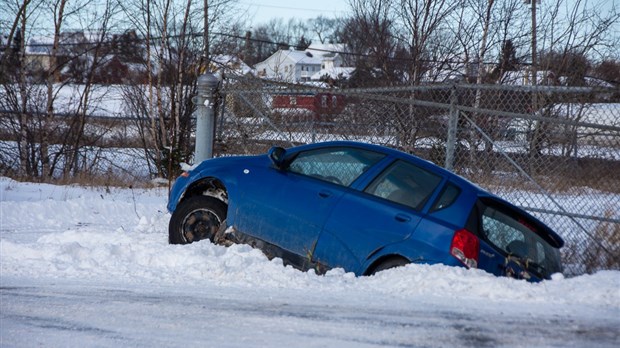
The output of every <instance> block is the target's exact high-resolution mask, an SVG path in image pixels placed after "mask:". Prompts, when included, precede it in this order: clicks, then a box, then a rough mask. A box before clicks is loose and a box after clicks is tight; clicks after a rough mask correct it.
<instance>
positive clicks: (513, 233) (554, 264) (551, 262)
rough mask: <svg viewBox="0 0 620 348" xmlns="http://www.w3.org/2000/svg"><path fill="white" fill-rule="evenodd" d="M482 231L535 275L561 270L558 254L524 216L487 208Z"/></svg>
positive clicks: (489, 240)
mask: <svg viewBox="0 0 620 348" xmlns="http://www.w3.org/2000/svg"><path fill="white" fill-rule="evenodd" d="M481 232H482V234H483V237H484V239H486V240H487V241H488V242H490V243H491V244H492V245H493V246H494V247H496V248H498V249H500V250H501V251H502V252H503V253H504V254H506V255H507V256H509V257H515V258H517V259H518V260H520V261H521V262H522V263H523V264H525V265H526V267H527V266H529V268H530V269H533V270H534V271H535V272H536V273H539V274H542V275H546V276H548V275H550V274H552V273H556V272H560V271H561V265H560V257H559V251H558V250H557V249H556V248H553V247H552V246H551V245H549V243H548V242H546V241H545V240H544V239H543V238H541V237H540V236H539V235H538V234H537V233H536V231H535V227H533V224H530V223H528V222H527V221H526V219H525V218H524V217H518V216H513V214H508V213H506V212H504V211H502V210H500V209H497V208H494V207H490V206H487V207H485V208H484V212H483V214H482V231H481Z"/></svg>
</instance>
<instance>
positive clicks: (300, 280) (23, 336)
mask: <svg viewBox="0 0 620 348" xmlns="http://www.w3.org/2000/svg"><path fill="white" fill-rule="evenodd" d="M166 194H167V191H166V190H165V189H152V190H130V189H109V190H106V189H105V188H83V187H78V186H68V187H66V186H53V185H42V184H27V183H17V182H15V181H12V180H9V179H6V178H0V198H1V200H0V201H1V202H0V208H1V209H0V230H1V235H0V272H1V273H0V275H1V278H0V346H2V347H32V346H41V347H61V346H62V347H84V346H98V347H118V346H127V347H153V346H160V347H164V346H165V347H174V346H178V347H248V346H250V347H251V346H255V347H273V346H281V347H452V346H465V347H467V346H469V347H485V346H488V347H501V346H506V347H515V346H516V347H520V346H521V347H531V346H536V347H618V346H620V272H617V271H605V272H599V273H597V274H594V275H584V276H580V277H575V278H563V277H561V276H557V277H555V279H554V280H551V281H545V282H542V283H540V284H529V283H526V282H524V281H516V280H513V279H507V278H495V277H493V276H490V275H488V274H486V273H485V272H482V271H479V270H465V269H462V268H450V267H444V266H425V265H410V266H407V267H404V268H400V269H394V270H389V271H386V272H382V273H380V274H378V275H377V276H374V277H361V278H355V277H354V276H353V275H352V274H349V273H344V272H343V271H342V270H334V271H331V272H329V273H328V274H327V275H325V276H317V275H315V274H313V273H303V272H299V271H297V270H294V269H292V268H290V267H283V266H282V263H281V261H280V260H277V259H276V260H273V261H269V260H267V259H266V258H265V257H264V256H263V255H262V253H260V252H259V251H257V250H254V249H252V248H250V247H248V246H232V247H230V248H224V247H221V246H216V245H213V244H211V243H208V242H200V243H195V244H192V245H187V246H178V245H174V246H171V245H168V244H167V223H168V219H169V214H168V213H167V212H166V211H165V203H166Z"/></svg>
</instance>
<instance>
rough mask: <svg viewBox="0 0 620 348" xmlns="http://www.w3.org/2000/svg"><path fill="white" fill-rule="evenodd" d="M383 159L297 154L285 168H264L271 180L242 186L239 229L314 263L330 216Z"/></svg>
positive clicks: (323, 151)
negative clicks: (355, 183) (350, 189)
mask: <svg viewBox="0 0 620 348" xmlns="http://www.w3.org/2000/svg"><path fill="white" fill-rule="evenodd" d="M382 157H383V155H382V154H378V153H374V152H370V151H366V150H361V149H356V148H346V147H330V148H320V149H314V150H309V151H304V152H301V153H298V154H294V156H293V158H292V159H290V160H289V163H288V165H287V166H286V167H285V168H284V169H276V168H274V167H269V168H266V169H265V170H266V171H267V175H261V177H264V178H266V179H265V180H263V181H262V182H254V183H251V184H248V185H244V194H243V199H242V202H241V203H240V206H239V211H238V212H237V224H238V226H237V228H238V229H239V230H240V231H241V232H244V233H247V234H249V235H251V236H254V237H256V238H258V239H261V240H263V241H266V242H268V243H270V244H273V245H275V246H277V247H279V248H282V249H284V250H287V251H289V252H292V253H294V254H297V255H298V256H301V257H303V258H307V259H308V260H310V259H311V253H312V250H313V249H314V245H315V243H316V240H317V238H318V235H319V233H320V231H321V230H322V228H323V225H324V224H325V221H326V219H327V217H328V216H329V214H330V213H331V212H332V210H333V208H334V206H335V205H336V203H337V202H338V200H339V199H340V198H341V197H342V196H343V195H344V192H345V191H346V190H347V187H348V186H349V185H350V184H351V183H352V182H353V181H354V180H355V179H356V178H357V177H359V176H360V175H361V174H362V173H363V172H364V171H366V170H367V169H368V168H369V167H370V166H372V165H373V164H374V163H376V162H377V161H379V160H380V159H381V158H382ZM250 175H251V174H249V175H248V176H250Z"/></svg>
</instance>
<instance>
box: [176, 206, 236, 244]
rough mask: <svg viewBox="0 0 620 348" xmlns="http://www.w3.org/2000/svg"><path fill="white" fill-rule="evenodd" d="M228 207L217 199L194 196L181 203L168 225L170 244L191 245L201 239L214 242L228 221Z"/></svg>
mask: <svg viewBox="0 0 620 348" xmlns="http://www.w3.org/2000/svg"><path fill="white" fill-rule="evenodd" d="M227 210H228V208H227V206H226V204H225V203H224V202H222V201H220V200H219V199H217V198H213V197H209V196H202V195H201V196H193V197H189V198H187V199H186V200H184V201H182V202H181V203H179V205H178V206H177V208H176V210H175V211H174V213H172V217H171V218H170V224H169V225H168V243H170V244H189V243H193V242H197V241H199V240H201V239H209V240H211V241H213V237H214V235H215V233H216V232H217V231H218V230H219V228H220V226H221V225H222V224H223V223H224V220H226V213H227Z"/></svg>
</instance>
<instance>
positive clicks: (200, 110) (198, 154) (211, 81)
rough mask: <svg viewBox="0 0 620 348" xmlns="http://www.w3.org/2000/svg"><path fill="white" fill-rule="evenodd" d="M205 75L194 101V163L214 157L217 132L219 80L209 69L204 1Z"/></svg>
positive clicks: (207, 6)
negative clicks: (215, 95)
mask: <svg viewBox="0 0 620 348" xmlns="http://www.w3.org/2000/svg"><path fill="white" fill-rule="evenodd" d="M204 12H205V13H204V16H205V21H204V26H205V27H204V38H203V40H204V42H203V44H204V51H203V62H204V69H205V71H204V74H202V75H200V76H199V77H198V81H197V82H196V85H197V88H196V90H197V95H196V97H195V98H193V99H192V101H193V102H194V103H195V104H196V111H195V112H194V115H195V117H196V145H195V150H194V163H200V162H202V161H204V160H206V159H209V158H212V157H213V143H214V133H215V132H214V130H215V113H214V105H213V104H214V97H213V96H214V94H215V90H216V88H217V84H218V79H217V78H216V77H215V75H213V74H212V73H211V71H210V69H209V1H208V0H204Z"/></svg>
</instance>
